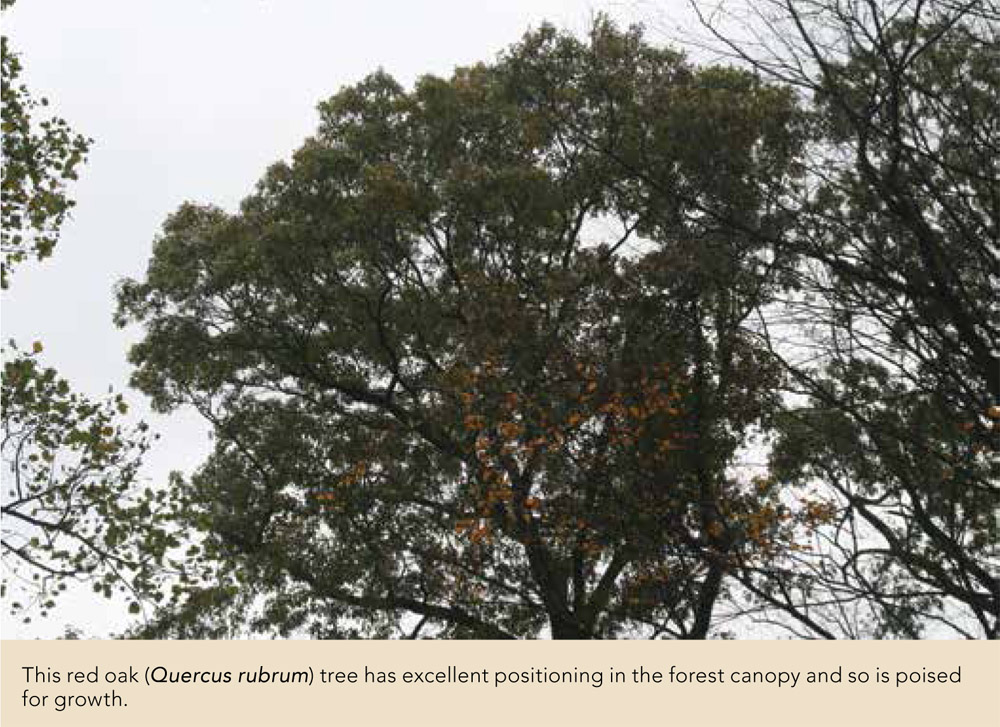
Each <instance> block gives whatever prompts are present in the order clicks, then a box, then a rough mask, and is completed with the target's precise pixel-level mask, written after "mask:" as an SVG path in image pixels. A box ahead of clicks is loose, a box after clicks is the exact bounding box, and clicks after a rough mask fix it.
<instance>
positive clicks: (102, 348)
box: [2, 0, 690, 639]
mask: <svg viewBox="0 0 1000 727" xmlns="http://www.w3.org/2000/svg"><path fill="white" fill-rule="evenodd" d="M600 11H604V12H608V13H609V14H611V15H612V16H613V17H615V18H616V19H618V20H619V21H620V22H622V23H629V22H633V21H642V22H644V23H647V24H649V25H650V26H651V27H654V28H656V30H655V31H651V33H650V37H651V39H653V40H658V39H659V38H662V37H665V35H666V34H671V35H673V33H671V31H670V29H671V28H673V27H675V25H677V24H686V19H687V18H689V17H690V16H689V13H688V11H687V9H686V0H658V1H656V0H645V1H639V0H637V1H633V2H619V3H615V2H603V3H602V2H588V1H584V0H465V1H464V2H463V1H459V0H408V1H407V0H395V1H390V0H382V1H379V0H368V1H367V2H363V1H362V2H359V1H358V0H351V1H347V0H19V2H18V3H17V5H15V6H14V8H13V9H11V10H9V11H7V12H6V13H5V14H4V23H3V25H4V28H3V32H4V34H5V35H7V36H8V37H9V38H10V42H11V44H12V45H13V47H14V49H15V50H17V51H18V52H20V53H21V56H22V60H23V63H24V66H25V72H24V80H25V82H26V83H27V84H28V87H29V88H30V89H31V91H32V93H33V94H34V95H35V96H41V95H44V96H47V97H48V98H49V99H50V101H51V103H52V106H51V107H50V108H52V109H53V110H54V112H55V113H57V114H58V115H60V116H62V117H64V118H65V119H67V120H68V121H69V122H70V124H71V125H72V126H73V127H74V128H75V129H76V130H77V131H79V132H81V133H84V134H86V135H88V136H90V137H92V138H93V139H94V145H93V148H92V151H91V154H90V158H89V161H88V163H87V164H86V166H85V167H83V168H82V170H81V174H80V180H79V181H78V182H77V183H75V184H74V185H73V186H72V187H71V189H70V194H71V196H72V197H73V198H75V199H76V201H77V207H76V209H75V211H74V215H73V219H72V220H71V221H70V222H69V223H68V224H67V225H66V226H65V228H64V229H63V233H62V237H61V241H60V244H59V245H58V247H57V248H56V253H55V256H54V257H53V258H50V259H49V260H47V261H45V262H44V263H41V264H25V265H23V266H21V267H20V268H18V269H17V270H16V271H15V275H14V278H13V285H12V289H11V290H10V291H5V292H4V296H3V318H2V325H3V331H2V335H3V337H4V340H7V339H9V338H15V339H17V340H18V341H19V343H20V345H21V347H22V348H24V347H25V346H30V343H31V342H32V341H34V340H41V341H43V343H44V345H45V354H44V359H43V360H44V362H45V363H46V364H47V365H51V366H54V367H55V368H57V369H58V370H59V372H60V373H61V375H62V376H64V377H66V378H68V379H69V381H70V383H71V384H72V385H73V387H74V388H75V389H76V390H78V391H81V392H84V393H88V394H90V395H94V396H97V395H101V394H103V393H106V392H107V389H108V386H109V385H113V386H114V388H115V390H116V391H126V397H127V400H128V401H129V403H130V404H131V406H132V413H133V414H134V415H135V418H136V419H140V418H142V419H145V420H146V421H148V422H149V423H150V424H151V425H152V426H153V429H154V430H155V431H157V432H159V433H160V434H161V435H162V438H161V440H160V441H159V442H158V444H157V446H156V447H155V449H154V450H153V451H152V452H151V453H150V454H149V456H148V457H147V460H146V466H145V471H144V476H145V477H146V478H147V479H148V480H149V481H150V482H154V483H162V482H164V481H165V478H166V475H167V473H168V472H169V471H170V470H174V469H179V470H182V471H185V472H187V471H190V470H191V469H192V468H193V467H195V466H197V464H198V463H199V462H200V461H201V460H202V459H203V458H204V456H205V455H206V454H207V452H208V449H209V443H208V438H207V428H206V427H205V426H204V425H203V423H202V422H201V420H200V419H199V418H198V417H197V416H196V415H194V414H191V413H184V412H181V413H177V414H174V415H171V416H169V417H155V416H153V415H151V414H150V413H149V411H148V408H147V407H146V403H145V401H144V399H143V396H142V395H141V394H139V393H138V392H136V391H127V390H126V386H127V379H128V374H129V367H128V364H127V363H126V360H125V353H126V349H127V347H128V346H129V345H130V343H132V342H134V341H136V340H137V339H138V336H139V332H138V331H120V330H118V329H116V328H115V326H114V325H113V323H112V320H111V318H112V312H113V309H114V296H113V287H114V285H115V283H116V281H118V280H120V279H122V278H123V277H135V278H139V277H142V275H143V273H144V271H145V267H146V263H147V261H148V259H149V256H150V252H151V243H152V240H153V237H154V235H155V234H156V232H157V230H158V229H159V226H160V224H161V223H162V221H163V220H164V218H165V217H166V215H167V214H168V213H170V212H171V211H172V210H174V209H175V208H176V207H177V206H178V205H179V204H180V203H181V202H183V201H186V200H193V201H197V202H212V203H215V204H219V205H222V206H224V207H227V208H233V207H235V205H236V204H237V203H238V202H239V200H240V199H241V198H242V197H243V196H244V195H245V194H247V193H248V192H250V190H251V189H252V187H253V185H254V183H255V182H256V180H257V179H258V178H259V177H260V175H261V174H262V173H263V171H264V170H265V169H266V167H267V166H268V165H270V164H271V163H273V162H274V161H276V160H278V159H280V158H283V157H287V156H288V155H289V154H290V153H291V152H292V151H293V150H294V149H295V148H296V147H298V146H299V145H300V144H301V143H302V141H303V140H304V139H305V138H306V137H307V136H308V135H310V134H312V133H313V131H314V130H315V125H316V122H317V115H316V113H315V106H316V104H317V103H318V102H319V101H320V100H322V99H325V98H327V97H329V96H330V95H332V94H333V93H335V92H336V91H337V90H338V89H339V88H340V87H342V86H344V85H347V84H351V83H354V82H356V81H358V80H360V79H361V78H363V77H364V76H365V75H367V74H368V73H370V72H372V71H374V70H375V69H376V68H379V67H382V68H384V69H385V70H386V71H388V72H389V73H391V74H392V75H393V76H395V77H396V78H397V80H399V81H400V82H402V83H404V84H406V85H409V84H410V83H412V81H413V80H414V79H415V78H416V77H418V76H419V75H422V74H424V73H435V74H439V75H447V74H449V73H450V71H451V70H452V68H453V67H454V66H456V65H466V64H470V63H474V62H476V61H480V60H490V59H492V58H493V57H494V56H495V55H496V54H497V53H498V52H499V51H501V50H502V49H503V48H505V47H507V46H508V45H510V44H511V43H513V42H515V41H517V40H518V39H519V38H520V36H521V35H522V34H523V33H524V32H525V31H526V30H527V29H529V28H530V27H536V26H537V25H538V24H540V23H541V22H542V21H545V20H547V21H549V22H552V23H553V24H555V25H557V26H559V27H562V28H566V29H570V30H573V31H575V32H578V33H579V32H583V31H584V30H585V29H586V28H587V27H588V25H589V23H590V20H591V18H592V17H593V15H594V14H595V13H597V12H600ZM124 612H125V609H124V606H121V607H118V606H117V605H115V604H109V603H108V602H106V601H105V600H104V599H103V598H101V597H99V596H96V595H94V594H92V593H91V592H90V589H89V587H84V588H81V589H75V590H74V591H73V592H72V593H71V597H66V598H64V599H63V602H62V604H61V605H60V606H59V607H58V608H57V609H56V611H55V612H53V613H52V614H50V616H49V617H48V618H45V619H40V618H35V619H33V622H32V623H31V624H30V625H29V626H24V625H22V624H21V623H20V622H19V621H18V620H12V619H11V618H10V617H9V616H8V614H7V609H6V608H4V609H3V614H2V626H3V637H4V638H8V639H9V638H34V637H42V638H46V637H52V636H59V635H61V634H62V633H63V631H64V628H65V626H66V625H67V624H72V625H74V626H76V627H78V628H80V629H82V630H83V632H84V633H85V634H86V635H89V636H94V637H100V636H105V635H107V634H108V633H109V632H110V631H115V630H121V629H122V628H123V627H124V626H125V625H126V624H127V623H128V621H127V619H126V617H125V614H124Z"/></svg>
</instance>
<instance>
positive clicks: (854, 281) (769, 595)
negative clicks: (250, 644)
mask: <svg viewBox="0 0 1000 727" xmlns="http://www.w3.org/2000/svg"><path fill="white" fill-rule="evenodd" d="M779 6H780V7H779ZM775 8H776V11H775V12H776V13H777V11H779V10H783V11H785V15H784V16H783V17H784V19H785V20H786V21H788V22H789V23H791V24H792V26H793V28H794V27H797V28H798V29H799V30H798V31H797V32H798V33H799V35H798V36H797V37H798V38H799V39H800V41H801V45H799V46H794V45H793V44H792V45H786V46H785V47H786V48H791V49H792V50H793V51H794V50H799V51H801V52H802V53H803V54H804V55H803V56H802V57H801V58H800V60H802V61H803V62H802V63H795V62H793V61H794V59H786V61H787V65H786V66H780V65H778V64H776V63H775V62H770V61H769V62H768V63H762V62H759V61H757V59H754V58H747V57H744V58H743V61H744V63H743V64H742V67H741V66H740V65H733V66H723V65H697V64H694V63H692V62H691V61H690V60H688V59H687V58H686V57H685V56H684V55H683V54H681V53H679V52H676V51H673V50H670V49H664V48H659V47H656V46H654V45H652V44H651V43H650V42H648V41H647V40H646V39H645V38H644V36H643V34H642V32H641V31H640V30H639V29H635V28H633V29H629V30H621V29H619V28H617V27H615V25H614V24H612V23H611V22H610V21H607V20H606V19H602V20H600V21H599V22H597V23H596V24H595V25H594V27H593V29H592V31H591V33H590V35H589V37H587V38H586V39H583V40H581V39H578V38H575V37H573V36H571V35H569V34H566V33H562V32H559V31H556V30H555V29H553V28H551V27H548V26H543V27H542V28H540V29H539V30H537V31H534V32H531V33H529V34H528V35H526V36H525V38H524V39H523V40H522V41H521V42H520V43H519V44H518V45H516V46H514V47H513V48H511V49H510V50H509V51H507V52H506V53H504V54H502V55H501V56H500V57H499V58H498V59H497V60H496V61H494V62H493V63H489V64H485V63H484V64H479V65H475V66H472V67H468V68H460V69H456V71H455V72H454V74H453V75H452V76H451V77H449V78H438V77H432V76H426V77H424V78H421V79H420V80H419V81H418V82H417V83H416V84H415V85H414V87H413V88H412V89H410V90H407V89H405V88H403V87H402V86H401V85H400V84H398V83H397V82H396V81H395V80H394V79H393V78H392V77H390V76H389V75H388V74H386V73H384V72H381V71H380V72H376V73H374V74H372V75H370V76H369V77H367V78H366V79H364V80H363V81H361V82H360V83H358V84H357V85H355V86H351V87H348V88H345V89H343V90H342V91H340V92H339V93H337V94H336V95H335V96H333V97H332V98H330V99H329V100H327V101H325V102H324V103H322V104H321V105H320V107H319V108H320V125H319V129H318V131H317V133H316V134H315V136H313V137H312V138H310V139H308V140H307V141H306V142H305V143H304V144H303V146H302V147H301V148H300V149H299V150H298V151H297V152H296V153H295V154H294V156H293V157H292V159H291V160H290V161H289V162H279V163H277V164H275V165H274V166H272V167H271V168H270V169H269V170H268V172H267V173H266V175H265V176H264V177H263V179H262V180H261V181H260V182H259V183H258V185H257V188H256V190H255V191H254V193H253V194H251V195H250V196H249V197H247V198H246V199H245V200H244V201H243V203H242V205H241V206H240V208H239V210H237V211H234V212H227V211H225V210H223V209H221V208H219V207H216V206H212V205H203V204H193V203H189V204H185V205H183V206H182V207H181V208H179V209H178V210H177V211H176V212H174V213H173V214H172V215H171V216H170V217H169V219H168V220H167V221H166V222H165V224H164V226H163V230H162V234H161V235H160V236H159V238H158V239H157V241H156V243H155V249H154V255H153V259H152V261H151V262H150V266H149V269H148V272H147V275H146V277H145V279H143V280H127V281H124V282H123V283H122V284H121V286H120V288H119V292H118V301H119V313H118V321H119V323H121V324H122V325H124V324H129V323H139V324H142V325H143V326H144V331H145V335H144V338H143V340H142V341H141V342H140V343H139V344H138V345H136V346H135V347H134V348H133V350H132V352H131V360H132V361H133V363H134V364H135V366H136V370H135V374H134V378H133V383H134V384H135V385H136V386H137V387H139V388H140V389H141V390H143V391H144V392H145V393H147V394H148V395H149V396H150V397H151V398H152V400H153V402H154V405H155V406H156V407H158V408H159V409H161V410H164V411H168V410H171V409H174V408H176V407H180V406H193V407H195V408H196V409H197V410H198V411H200V412H201V413H202V414H203V415H204V416H205V417H206V418H207V419H208V420H209V421H210V422H211V423H212V425H213V431H214V435H215V449H214V452H213V453H212V455H211V456H210V457H209V459H208V460H207V461H206V462H205V463H204V465H203V466H202V467H201V468H200V469H199V470H198V471H197V472H195V473H194V474H192V475H191V476H190V477H181V476H180V475H178V476H176V477H175V478H174V479H173V480H172V481H171V483H170V496H171V498H172V501H173V506H174V508H175V511H174V522H175V524H176V525H177V526H178V527H180V528H182V529H183V530H185V531H186V532H187V533H188V535H189V536H190V537H191V538H192V542H194V545H192V546H191V549H190V550H189V551H188V553H187V556H186V557H187V564H186V574H185V578H184V580H183V581H181V582H180V583H178V584H177V585H176V586H175V588H174V591H173V598H172V599H171V601H170V602H169V603H168V604H167V605H166V606H165V607H164V608H163V609H161V611H160V615H159V617H158V618H157V619H156V621H155V622H153V623H152V624H150V625H149V626H148V627H147V628H146V630H145V631H143V632H142V633H143V634H144V635H159V636H162V635H168V636H224V635H231V634H232V633H234V632H235V631H236V630H238V629H239V628H241V627H242V626H244V625H246V624H249V628H251V629H253V630H257V631H260V632H264V633H272V634H284V635H287V634H293V633H301V632H303V631H306V632H309V633H311V634H314V635H317V636H323V637H339V636H401V635H402V636H409V637H417V636H437V637H473V638H511V637H514V638H518V637H540V636H552V637H556V638H609V637H634V636H647V637H660V636H665V637H674V638H706V637H709V636H720V635H728V634H729V633H730V632H729V631H727V626H726V624H727V623H728V622H729V621H731V620H733V619H740V618H742V619H749V621H748V622H745V623H753V622H754V621H757V622H760V623H768V624H773V623H779V624H781V625H783V626H784V627H785V628H788V629H790V630H792V632H793V633H797V634H800V635H809V636H822V637H837V636H848V637H853V636H865V635H903V636H914V635H919V634H920V633H922V630H923V629H924V628H926V627H927V625H928V624H929V623H936V624H944V625H946V626H948V627H950V628H952V629H954V630H957V631H958V632H959V633H963V634H967V635H989V636H996V635H997V628H998V626H997V622H998V618H997V616H998V608H1000V606H998V604H1000V596H998V591H997V588H998V587H997V582H996V566H997V562H996V521H995V515H994V512H995V509H996V506H997V484H996V482H997V465H996V459H995V455H996V451H997V436H998V434H997V427H996V425H995V423H994V420H993V419H991V416H993V412H994V410H993V409H991V408H990V407H991V406H992V405H993V404H995V403H996V401H997V397H998V396H1000V392H998V391H997V379H996V377H997V375H998V373H997V372H998V371H1000V369H998V368H997V367H998V366H1000V362H998V361H997V358H996V348H997V342H998V341H1000V336H998V335H997V329H996V323H995V321H996V320H997V319H996V317H991V310H992V309H991V308H990V306H994V307H995V300H996V297H995V296H992V295H991V294H993V293H996V292H997V290H998V285H997V273H996V270H997V266H996V265H995V263H996V261H997V247H996V241H997V235H998V233H997V230H998V227H997V222H998V220H997V210H998V209H1000V198H998V196H997V182H996V180H997V175H996V174H995V173H994V172H995V171H996V170H995V167H996V160H997V155H996V147H995V144H996V139H997V137H996V130H997V128H1000V126H998V125H997V123H996V122H997V108H1000V104H998V103H996V101H997V98H996V97H997V89H998V84H997V78H996V66H995V65H990V64H989V63H988V62H987V59H986V56H985V55H984V54H988V53H989V50H990V43H995V41H996V38H995V37H993V36H990V37H986V36H984V35H983V32H985V31H984V30H983V29H984V27H985V28H986V30H987V31H988V30H989V26H988V24H982V23H979V24H977V18H976V17H971V18H969V19H965V18H964V17H963V16H962V15H961V14H959V15H958V16H956V17H955V18H954V22H952V23H951V24H950V25H948V24H942V23H943V21H942V19H941V18H939V17H937V18H931V17H928V18H922V17H919V16H918V15H914V16H912V17H904V16H899V17H897V18H895V19H894V20H893V22H892V23H874V26H873V27H876V28H877V30H878V33H879V35H877V36H876V37H875V39H874V40H870V42H868V44H867V45H865V44H864V43H863V42H860V41H862V40H864V38H861V37H860V36H859V37H858V40H859V42H858V43H846V44H845V46H844V47H845V48H847V51H846V55H844V56H841V57H837V58H829V57H825V56H824V55H823V52H824V51H822V50H820V47H819V46H817V45H815V44H812V43H810V42H809V41H810V40H811V39H812V36H811V35H810V32H813V31H812V30H811V28H812V26H809V25H808V24H806V23H805V21H803V20H802V19H801V18H800V17H798V16H796V15H795V10H794V8H795V6H794V4H788V5H787V6H785V5H784V4H780V3H776V4H775ZM918 11H919V7H918ZM789 13H791V14H790V15H789ZM777 18H778V16H777V15H774V16H769V19H770V20H771V21H772V22H774V23H777V22H778V19H777ZM876 20H878V19H877V18H876ZM797 21H798V24H797V25H796V22H797ZM837 22H838V18H837V17H832V18H830V25H828V26H826V28H825V29H826V30H827V31H831V30H832V31H836V30H837V28H838V26H837V25H836V23H837ZM852 22H853V21H852ZM864 22H868V21H867V20H866V19H865V18H859V19H857V23H862V24H863V23H864ZM775 27H777V26H775ZM841 30H842V31H843V32H845V33H852V32H856V30H857V27H856V26H855V25H853V24H847V25H846V26H843V27H841ZM993 33H994V36H995V30H994V31H993ZM789 37H790V38H792V41H790V43H794V39H795V38H796V36H794V35H792V36H789ZM847 40H851V38H847ZM828 47H831V46H828V45H824V46H822V48H828ZM995 47H996V46H995V45H994V46H993V48H995ZM733 48H734V50H735V51H736V52H737V55H739V48H738V47H735V46H734V47H733ZM747 61H749V62H747ZM810 69H814V70H815V75H809V73H810V72H811V71H810ZM785 71H789V72H785ZM791 72H800V73H801V74H803V75H802V76H801V77H798V78H795V77H793V76H792V75H790V73H791ZM946 94H956V98H954V99H950V98H947V97H943V96H944V95H946ZM966 110H967V113H966ZM963 124H964V126H963ZM928 130H930V131H928ZM991 145H993V146H991ZM991 301H992V302H991ZM803 352H806V353H807V354H808V355H803ZM754 458H757V459H758V460H760V459H762V458H763V459H767V460H768V461H766V462H763V463H760V462H757V463H756V465H757V466H751V462H752V461H753V459H754Z"/></svg>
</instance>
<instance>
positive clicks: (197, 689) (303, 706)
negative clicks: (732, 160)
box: [2, 641, 1000, 727]
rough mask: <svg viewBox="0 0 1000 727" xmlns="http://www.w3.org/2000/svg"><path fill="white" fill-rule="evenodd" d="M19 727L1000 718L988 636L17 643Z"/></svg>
mask: <svg viewBox="0 0 1000 727" xmlns="http://www.w3.org/2000/svg"><path fill="white" fill-rule="evenodd" d="M2 648H3V654H2V656H3V659H2V679H3V682H2V698H3V699H2V717H3V724H4V725H5V727H18V726H20V725H31V726H32V727H35V726H37V727H45V726H46V725H73V726H74V727H76V726H77V725H79V726H81V727H86V726H87V725H99V726H100V727H115V726H116V725H129V726H130V727H131V726H132V725H136V724H142V725H149V726H150V727H154V726H157V725H171V727H174V726H176V725H191V726H195V725H209V724H211V725H219V724H239V725H241V727H246V726H248V725H274V724H295V725H399V724H406V725H435V726H437V725H446V724H459V723H462V724H464V723H469V724H473V725H476V727H487V726H489V725H505V726H506V725H510V724H511V723H514V724H516V725H518V727H530V726H531V725H546V726H548V725H563V724H570V725H574V726H576V725H580V726H583V725H612V724H649V725H681V726H682V727H686V726H687V725H726V726H727V727H729V726H730V725H739V726H740V727H749V726H752V725H762V726H763V725H766V726H767V727H780V726H781V725H795V726H796V727H798V726H800V725H803V724H808V725H815V726H817V727H821V726H823V725H836V726H837V727H844V726H845V725H849V726H850V727H861V726H862V725H895V724H906V725H908V727H916V726H918V725H934V726H935V727H936V726H938V725H945V724H961V725H964V726H965V727H978V726H982V727H992V726H996V725H1000V702H998V700H997V698H996V692H997V687H998V685H1000V644H997V643H988V642H835V643H821V642H766V641H745V642H702V643H677V642H666V641H658V642H625V641H618V642H598V643H586V642H519V643H505V642H493V641H473V642H440V641H417V642H386V641H374V642H363V641H351V642H332V641H325V642H321V641H308V642H307V641H283V642H247V641H240V642H218V641H216V642H163V641H160V642H134V641H133V642H128V641H125V642H109V641H77V642H74V641H58V642H55V641H4V642H3V646H2Z"/></svg>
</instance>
